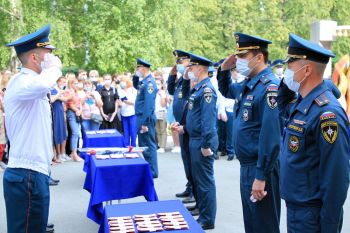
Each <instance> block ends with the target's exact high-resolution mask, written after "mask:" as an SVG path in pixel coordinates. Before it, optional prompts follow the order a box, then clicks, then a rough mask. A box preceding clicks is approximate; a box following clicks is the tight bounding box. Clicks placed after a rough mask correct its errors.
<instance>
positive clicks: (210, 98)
mask: <svg viewBox="0 0 350 233" xmlns="http://www.w3.org/2000/svg"><path fill="white" fill-rule="evenodd" d="M212 97H213V94H212V93H211V92H207V93H204V99H205V102H207V103H208V104H210V102H211V100H212Z"/></svg>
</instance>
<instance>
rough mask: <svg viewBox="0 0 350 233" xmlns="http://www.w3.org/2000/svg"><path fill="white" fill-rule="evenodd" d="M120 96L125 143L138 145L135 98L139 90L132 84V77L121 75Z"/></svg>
mask: <svg viewBox="0 0 350 233" xmlns="http://www.w3.org/2000/svg"><path fill="white" fill-rule="evenodd" d="M118 94H119V96H120V105H121V111H120V114H121V119H122V124H123V129H124V145H125V146H130V145H131V146H134V147H135V146H136V136H137V125H136V115H135V100H136V96H137V90H136V89H135V88H134V87H133V86H132V81H131V78H130V77H128V76H126V75H122V76H120V90H119V92H118Z"/></svg>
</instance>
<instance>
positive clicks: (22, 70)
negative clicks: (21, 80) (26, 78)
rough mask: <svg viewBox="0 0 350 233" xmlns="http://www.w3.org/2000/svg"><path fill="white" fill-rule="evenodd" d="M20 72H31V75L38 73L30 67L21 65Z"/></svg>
mask: <svg viewBox="0 0 350 233" xmlns="http://www.w3.org/2000/svg"><path fill="white" fill-rule="evenodd" d="M20 72H21V73H23V74H31V75H34V76H37V75H39V74H38V73H37V72H35V71H34V70H31V69H28V68H25V67H22V68H21V71H20Z"/></svg>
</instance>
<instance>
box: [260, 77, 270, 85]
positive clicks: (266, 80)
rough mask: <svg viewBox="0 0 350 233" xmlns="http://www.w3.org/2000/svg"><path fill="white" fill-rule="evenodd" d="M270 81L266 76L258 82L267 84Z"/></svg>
mask: <svg viewBox="0 0 350 233" xmlns="http://www.w3.org/2000/svg"><path fill="white" fill-rule="evenodd" d="M270 81H271V79H269V77H268V76H262V77H261V78H260V82H262V83H263V84H266V83H268V82H270Z"/></svg>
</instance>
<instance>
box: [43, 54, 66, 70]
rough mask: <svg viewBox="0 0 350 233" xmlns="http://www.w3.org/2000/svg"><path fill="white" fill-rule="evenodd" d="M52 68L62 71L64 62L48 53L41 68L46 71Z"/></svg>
mask: <svg viewBox="0 0 350 233" xmlns="http://www.w3.org/2000/svg"><path fill="white" fill-rule="evenodd" d="M52 67H56V68H58V69H60V70H61V69H62V62H61V60H60V59H59V58H58V57H57V56H55V55H53V54H51V53H47V54H45V56H44V61H42V62H41V68H42V69H43V70H45V69H50V68H52Z"/></svg>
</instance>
